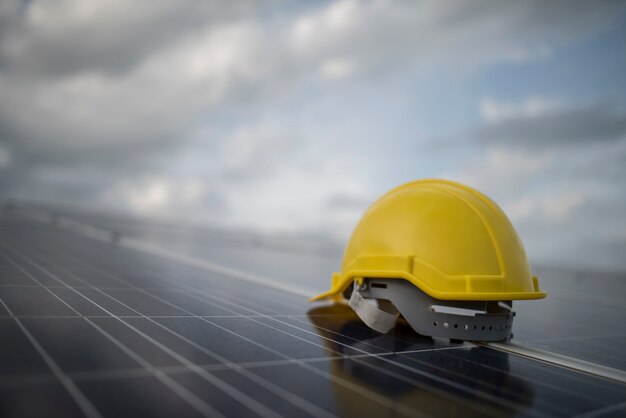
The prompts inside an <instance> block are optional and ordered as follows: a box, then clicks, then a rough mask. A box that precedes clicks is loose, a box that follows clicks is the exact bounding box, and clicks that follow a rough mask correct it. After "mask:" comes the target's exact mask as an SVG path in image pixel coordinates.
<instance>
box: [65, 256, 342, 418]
mask: <svg viewBox="0 0 626 418" xmlns="http://www.w3.org/2000/svg"><path fill="white" fill-rule="evenodd" d="M62 269H63V270H65V271H66V272H67V273H68V274H71V275H73V273H71V272H70V271H69V270H66V269H64V268H62ZM77 278H78V277H77ZM78 279H79V280H81V279H80V278H78ZM94 289H96V290H99V289H97V288H95V287H94ZM138 290H141V289H138ZM102 293H103V294H105V295H107V296H108V297H111V298H113V297H112V296H110V295H108V294H106V293H105V292H102ZM156 298H158V297H156ZM118 302H119V301H118ZM163 302H165V303H168V304H170V303H169V302H167V301H165V300H163ZM119 303H122V304H123V302H119ZM126 306H127V305H126ZM128 308H129V309H133V308H131V307H128ZM180 309H181V310H183V308H180ZM133 310H134V309H133ZM136 312H137V311H136ZM137 313H138V314H139V315H140V317H144V318H146V319H151V318H149V317H147V316H145V315H142V314H141V313H139V312H137ZM190 316H191V317H198V316H197V315H193V314H191V315H190ZM201 319H202V318H201ZM207 322H208V321H207ZM154 323H155V324H156V325H158V326H161V327H163V325H162V324H159V323H158V322H154ZM209 323H211V324H213V323H212V322H209ZM213 325H215V326H218V327H219V325H217V324H213ZM163 328H165V327H163ZM165 329H167V328H165ZM167 330H168V331H169V329H167ZM170 332H171V331H170ZM176 335H178V336H179V337H180V335H179V334H176ZM207 353H209V352H208V351H207ZM210 354H211V355H212V356H214V357H216V358H218V359H219V360H220V361H221V362H223V363H224V364H226V365H230V368H232V369H235V370H236V369H240V367H239V366H237V365H235V364H234V363H230V362H229V361H228V360H226V359H224V358H223V357H221V356H219V355H217V354H215V353H212V352H211V353H210ZM240 372H241V373H242V374H244V375H246V376H247V377H249V378H251V379H252V380H254V381H255V382H257V383H259V384H262V385H265V386H268V387H270V388H273V389H274V390H275V391H276V393H277V394H278V395H280V396H283V397H284V398H285V399H286V400H288V401H290V402H292V403H294V405H296V406H299V407H301V408H304V409H305V410H307V411H308V412H309V413H312V414H313V415H316V416H332V415H331V414H328V412H327V411H324V410H322V409H320V408H318V407H317V406H316V405H313V404H311V403H310V402H307V401H306V400H304V399H302V398H299V397H297V396H295V395H293V394H291V393H288V392H287V391H285V390H283V389H281V388H279V387H277V386H276V385H274V384H272V382H269V381H267V380H266V379H262V378H260V377H258V376H256V375H254V374H248V373H246V372H245V370H243V369H242V370H241V371H240Z"/></svg>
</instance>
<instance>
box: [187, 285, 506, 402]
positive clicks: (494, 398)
mask: <svg viewBox="0 0 626 418" xmlns="http://www.w3.org/2000/svg"><path fill="white" fill-rule="evenodd" d="M202 293H203V294H204V292H202ZM191 296H192V297H197V296H195V295H191ZM207 296H211V297H214V296H212V295H208V294H207ZM226 302H228V301H226ZM244 309H246V310H250V309H248V308H244ZM256 316H264V317H266V315H262V314H260V313H258V312H256ZM246 319H249V317H246ZM258 323H259V324H261V325H264V326H266V327H270V328H272V329H274V330H275V331H278V332H282V333H285V334H287V335H291V336H292V337H295V338H298V339H300V340H302V341H304V342H306V343H309V344H314V345H317V346H319V347H321V348H323V349H326V347H324V346H322V345H319V344H315V343H312V342H311V341H309V340H306V339H303V338H300V337H298V336H296V335H294V334H291V333H288V332H286V331H284V330H280V329H278V328H275V327H271V326H269V325H267V324H264V323H262V322H258ZM283 323H284V324H286V325H288V326H293V325H291V324H288V323H285V322H283ZM294 327H295V326H294ZM295 328H298V327H295ZM298 329H300V330H302V331H305V330H303V329H302V328H298ZM225 330H226V331H228V332H231V333H234V331H232V330H228V329H225ZM306 332H308V331H306ZM234 334H236V335H238V334H237V333H234ZM242 338H245V337H242ZM322 338H325V337H322ZM326 339H327V338H326ZM329 340H330V339H329ZM249 341H250V340H249ZM330 341H333V342H335V343H338V344H341V345H344V346H346V345H345V344H343V343H340V342H337V341H334V340H330ZM250 342H252V343H256V342H255V341H250ZM264 347H265V346H264ZM347 347H349V346H347ZM349 348H352V347H349ZM358 351H361V352H362V353H364V354H366V355H371V354H370V353H367V352H365V351H363V350H358ZM335 353H337V354H341V353H339V352H336V351H335ZM355 361H356V360H355ZM364 365H366V366H367V367H370V368H373V369H375V370H377V371H378V372H382V373H385V374H388V375H392V376H394V377H396V378H398V379H400V380H405V381H407V382H408V383H412V384H420V382H418V381H415V380H413V379H411V380H407V378H406V377H404V376H401V375H398V374H396V373H393V374H392V373H391V372H390V371H388V370H386V369H382V368H377V367H375V366H373V365H371V364H367V363H364ZM396 365H398V364H396ZM400 367H401V368H406V366H404V365H400ZM409 370H411V371H412V372H414V373H418V374H422V373H420V372H418V371H416V370H415V369H409ZM423 375H424V376H426V377H431V378H432V377H434V378H435V380H439V381H441V382H443V383H448V382H450V381H448V380H447V379H439V378H437V377H436V376H434V375H432V374H429V373H423ZM450 383H451V384H449V385H450V386H455V387H456V388H457V389H460V390H461V391H467V390H468V388H467V387H465V386H463V385H457V384H454V382H450ZM427 389H428V390H431V391H432V390H433V388H432V387H427ZM469 390H471V388H469ZM471 393H472V394H474V395H477V393H476V392H475V391H472V392H471ZM481 394H482V393H481ZM444 395H445V396H448V397H449V396H450V395H449V394H444ZM482 396H483V397H487V398H489V399H490V400H491V401H492V402H494V403H499V404H501V405H503V406H508V407H518V405H512V404H509V403H508V402H507V401H503V400H501V399H500V398H497V397H493V396H490V395H489V394H484V395H482Z"/></svg>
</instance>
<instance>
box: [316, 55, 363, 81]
mask: <svg viewBox="0 0 626 418" xmlns="http://www.w3.org/2000/svg"><path fill="white" fill-rule="evenodd" d="M355 67H356V66H355V65H354V63H353V62H352V61H350V60H345V59H331V60H328V61H326V62H324V63H323V64H322V65H321V67H320V73H321V74H322V76H324V77H326V78H328V79H331V80H334V79H339V78H345V77H349V76H351V75H352V73H353V72H354V70H355Z"/></svg>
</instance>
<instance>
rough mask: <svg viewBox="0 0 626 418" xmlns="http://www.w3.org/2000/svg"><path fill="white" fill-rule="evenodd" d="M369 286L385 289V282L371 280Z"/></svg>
mask: <svg viewBox="0 0 626 418" xmlns="http://www.w3.org/2000/svg"><path fill="white" fill-rule="evenodd" d="M370 286H371V287H375V288H378V289H386V288H387V283H375V282H372V283H370Z"/></svg>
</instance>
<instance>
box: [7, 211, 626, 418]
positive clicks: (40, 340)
mask: <svg viewBox="0 0 626 418" xmlns="http://www.w3.org/2000/svg"><path fill="white" fill-rule="evenodd" d="M118 229H120V228H118ZM121 229H123V228H121ZM121 233H122V234H125V233H129V234H130V232H124V231H122V232H121ZM153 235H156V238H154V237H153V238H152V240H153V243H155V244H160V245H162V246H164V247H167V246H169V247H170V249H172V250H174V249H177V250H179V251H181V252H193V254H194V256H196V257H202V258H206V259H208V260H211V261H213V262H221V263H223V264H225V265H228V266H229V267H231V268H238V269H240V270H242V271H249V272H258V271H262V272H263V275H265V276H268V275H270V276H271V277H273V278H274V279H276V281H277V282H279V283H280V282H281V281H289V280H290V274H294V273H293V272H294V271H295V270H296V269H294V267H293V265H294V263H298V262H299V261H300V260H302V259H308V260H309V261H308V262H309V263H310V264H309V268H307V269H304V270H305V272H306V273H304V274H305V275H306V277H304V278H303V277H292V281H293V282H297V283H299V282H300V281H302V282H304V281H307V284H310V287H311V288H314V289H317V288H318V287H325V286H326V285H327V284H328V282H329V276H328V275H325V276H324V277H319V276H321V275H322V273H324V274H325V273H326V270H330V271H332V269H335V268H337V266H336V265H335V264H334V263H336V261H337V260H336V257H333V256H332V254H330V255H329V254H327V253H324V251H320V252H317V251H315V250H311V247H307V246H306V245H303V246H301V247H300V249H303V251H304V252H300V253H298V252H297V251H293V248H295V246H291V247H292V248H291V250H290V248H289V247H290V246H287V247H288V248H283V247H281V246H280V245H274V246H272V245H265V243H264V242H254V240H252V241H250V242H246V241H245V240H244V241H241V240H239V241H237V240H232V239H231V240H229V239H228V237H226V236H222V235H219V234H217V235H212V237H211V239H210V240H208V238H207V240H208V241H206V240H205V241H206V242H205V244H198V243H197V242H198V241H197V240H196V241H195V242H196V243H197V244H196V245H192V246H187V248H185V246H182V245H178V244H173V241H168V240H167V235H166V234H161V235H159V234H153ZM174 241H175V240H174ZM201 241H202V240H201ZM209 241H210V245H209ZM220 241H223V243H224V245H223V246H220ZM202 242H204V241H202ZM176 245H178V247H177V248H171V247H172V246H176ZM215 248H219V249H220V250H215V251H212V249H215ZM255 248H256V252H255ZM307 248H308V250H307ZM307 251H308V252H307ZM270 253H271V254H274V255H273V256H271V257H269V256H268V257H267V258H264V257H263V256H260V255H258V254H270ZM216 254H217V255H216ZM225 254H228V256H226V255H225ZM238 254H240V257H238V256H237V255H238ZM255 254H257V256H255ZM315 254H317V255H315ZM264 260H265V262H264ZM270 260H271V261H270ZM316 260H317V261H316ZM315 263H317V264H315ZM260 266H262V267H260ZM542 279H543V280H542V284H544V285H545V287H546V288H547V290H548V291H549V292H551V293H550V296H549V299H546V300H545V301H539V302H529V303H520V304H517V305H516V306H515V308H516V310H517V311H518V316H517V318H516V322H517V323H516V324H515V325H514V331H515V336H516V337H515V339H516V340H518V341H520V342H523V343H525V344H527V345H529V346H532V347H536V348H541V349H545V350H549V351H556V352H560V353H563V354H568V355H570V356H574V357H576V358H580V359H583V360H587V361H592V362H594V363H597V364H600V365H604V366H608V367H611V368H613V369H615V370H622V371H623V370H625V369H626V355H625V352H626V350H624V343H626V328H625V324H624V323H625V322H626V321H624V319H626V307H625V306H624V304H623V302H622V300H623V297H624V295H625V294H626V292H625V290H624V289H625V287H624V286H626V284H625V283H626V282H624V277H623V276H620V275H605V276H601V275H592V276H590V275H585V274H582V273H574V272H568V271H559V270H546V271H545V274H544V277H543V278H542ZM594 281H595V282H594ZM598 281H602V283H605V284H606V286H604V287H603V289H604V291H603V292H600V293H598V292H593V289H594V283H595V284H596V285H597V282H598ZM278 287H280V286H278ZM596 287H597V286H596ZM0 335H1V336H2V343H1V344H0V417H22V416H33V417H35V416H36V417H41V416H63V417H73V416H88V417H122V416H134V417H136V416H163V417H171V416H216V417H220V416H261V417H277V416H288V417H292V416H324V417H329V416H360V417H362V416H375V417H383V416H463V417H466V416H470V417H471V416H497V417H502V416H574V415H582V416H624V414H626V385H625V384H623V383H620V382H618V381H615V380H610V379H606V378H602V377H600V376H596V375H592V374H588V373H583V372H580V371H576V370H573V369H568V368H566V367H561V366H557V365H553V364H548V363H545V362H540V361H537V360H533V359H530V358H526V357H524V356H520V355H516V354H511V353H508V352H504V351H501V350H499V349H494V348H491V347H488V346H483V345H477V344H472V343H460V342H451V341H448V340H443V339H431V338H427V337H423V336H420V335H418V334H416V333H415V332H414V331H412V329H411V328H410V327H409V326H408V325H406V324H404V323H402V322H401V323H400V324H399V325H398V327H396V329H394V330H393V331H392V332H390V333H389V334H385V335H382V334H379V333H376V332H374V331H372V330H370V329H368V328H367V327H366V326H365V325H363V324H362V323H361V322H360V320H359V319H358V318H357V317H356V316H355V315H354V314H353V312H352V311H351V310H350V309H349V308H348V307H346V306H345V305H332V304H323V303H322V304H309V303H307V301H306V298H304V297H303V296H300V295H295V294H293V293H289V292H285V291H281V290H280V289H277V288H271V287H268V286H264V285H261V284H255V283H251V282H248V281H242V280H238V279H236V278H233V277H231V276H227V275H223V274H219V273H217V272H211V271H207V270H206V269H201V268H198V267H194V266H190V265H188V264H184V263H181V262H176V261H173V260H172V259H167V258H163V257H158V256H155V255H149V254H145V253H142V252H139V251H136V250H133V249H129V248H125V247H124V246H119V245H114V244H111V243H107V242H102V241H98V240H94V239H92V238H89V237H86V236H82V235H80V234H76V233H73V232H68V231H66V230H64V229H63V228H59V227H58V226H56V225H54V224H52V223H46V222H41V221H37V220H32V219H30V218H29V217H26V216H23V215H22V214H21V213H20V212H19V211H17V210H4V212H2V215H0Z"/></svg>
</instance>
